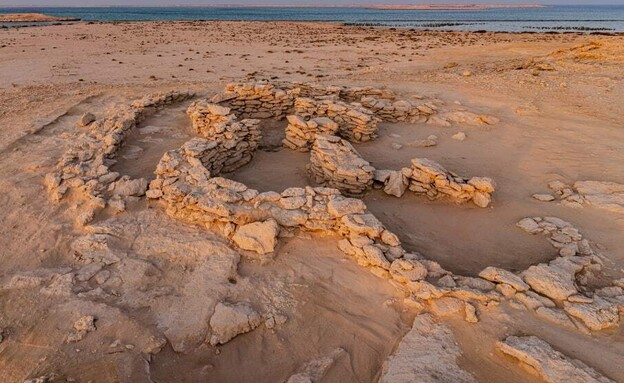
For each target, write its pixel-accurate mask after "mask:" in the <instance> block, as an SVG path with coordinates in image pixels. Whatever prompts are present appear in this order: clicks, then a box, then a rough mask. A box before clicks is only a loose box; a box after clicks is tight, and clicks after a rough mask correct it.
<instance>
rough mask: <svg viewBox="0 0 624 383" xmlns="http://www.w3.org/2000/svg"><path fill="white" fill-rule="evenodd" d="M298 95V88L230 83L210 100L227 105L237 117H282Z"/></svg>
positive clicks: (265, 84)
mask: <svg viewBox="0 0 624 383" xmlns="http://www.w3.org/2000/svg"><path fill="white" fill-rule="evenodd" d="M298 95H299V89H298V88H292V89H286V90H283V89H281V88H279V87H278V86H276V85H274V84H270V83H232V84H228V85H226V87H225V90H224V92H222V93H220V94H217V95H215V96H214V97H212V98H211V100H210V101H211V102H213V103H215V104H223V105H227V106H229V107H230V108H232V110H233V111H234V112H235V113H236V114H237V115H238V117H239V118H260V119H262V118H276V119H282V118H284V117H285V116H286V115H287V114H289V113H290V112H291V111H292V108H293V104H294V100H295V98H296V97H298Z"/></svg>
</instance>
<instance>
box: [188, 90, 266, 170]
mask: <svg viewBox="0 0 624 383" xmlns="http://www.w3.org/2000/svg"><path fill="white" fill-rule="evenodd" d="M187 114H188V115H189V117H190V118H191V122H192V125H193V128H194V129H195V131H197V133H199V134H201V135H202V136H203V137H205V138H206V140H205V141H193V144H189V145H188V146H187V149H186V150H189V151H193V150H196V151H198V152H202V153H203V155H202V157H201V161H202V163H203V164H204V166H205V167H206V168H207V169H208V170H209V171H210V173H211V174H212V175H216V174H219V173H221V172H226V173H227V172H230V171H233V170H236V169H238V168H239V167H241V166H243V165H246V164H247V163H249V161H251V159H252V158H253V155H254V153H255V151H256V149H257V147H258V144H259V142H260V138H261V134H260V130H259V129H258V123H259V122H260V121H259V120H254V119H244V120H241V121H238V120H237V118H236V116H235V115H234V114H230V108H227V107H224V106H220V105H215V104H210V103H207V102H206V101H197V102H194V103H192V104H191V106H189V108H188V110H187ZM206 145H207V146H206ZM212 146H214V148H212ZM193 147H194V148H193ZM207 147H210V149H207ZM212 149H214V150H212Z"/></svg>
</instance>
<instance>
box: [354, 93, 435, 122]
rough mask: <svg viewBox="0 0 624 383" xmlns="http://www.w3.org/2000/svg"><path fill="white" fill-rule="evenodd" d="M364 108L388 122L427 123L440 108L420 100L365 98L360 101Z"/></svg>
mask: <svg viewBox="0 0 624 383" xmlns="http://www.w3.org/2000/svg"><path fill="white" fill-rule="evenodd" d="M360 102H361V103H362V106H364V107H365V108H367V109H369V110H371V111H372V112H373V113H375V115H376V116H377V117H379V118H381V119H382V120H383V121H388V122H401V121H407V122H427V120H428V119H429V116H432V115H434V114H436V113H437V111H438V107H437V106H436V105H435V104H434V103H433V102H422V101H420V100H396V99H394V98H392V99H388V98H378V97H376V96H365V97H362V98H361V99H360Z"/></svg>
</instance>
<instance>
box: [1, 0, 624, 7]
mask: <svg viewBox="0 0 624 383" xmlns="http://www.w3.org/2000/svg"><path fill="white" fill-rule="evenodd" d="M475 3H478V4H544V5H554V4H559V5H564V4H565V5H579V4H587V5H591V4H617V5H620V4H621V5H624V0H598V1H590V0H533V1H531V0H424V1H409V0H364V1H357V0H250V1H245V0H239V1H224V0H80V1H76V0H0V7H14V6H21V7H26V6H49V7H53V6H81V7H89V6H121V5H125V6H180V5H223V4H228V5H371V4H475Z"/></svg>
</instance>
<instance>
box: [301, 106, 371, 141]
mask: <svg viewBox="0 0 624 383" xmlns="http://www.w3.org/2000/svg"><path fill="white" fill-rule="evenodd" d="M295 114H297V115H298V116H300V117H303V118H314V117H329V118H331V119H332V120H333V121H334V122H336V123H337V124H338V134H339V135H340V136H341V137H343V138H345V139H348V140H349V141H352V142H366V141H370V140H372V139H374V138H376V137H377V124H378V123H379V118H377V117H375V116H374V115H373V113H372V112H371V111H370V110H368V109H366V108H364V107H362V106H360V105H358V104H347V103H345V102H342V101H333V100H315V99H312V98H302V97H300V98H297V99H296V100H295Z"/></svg>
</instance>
